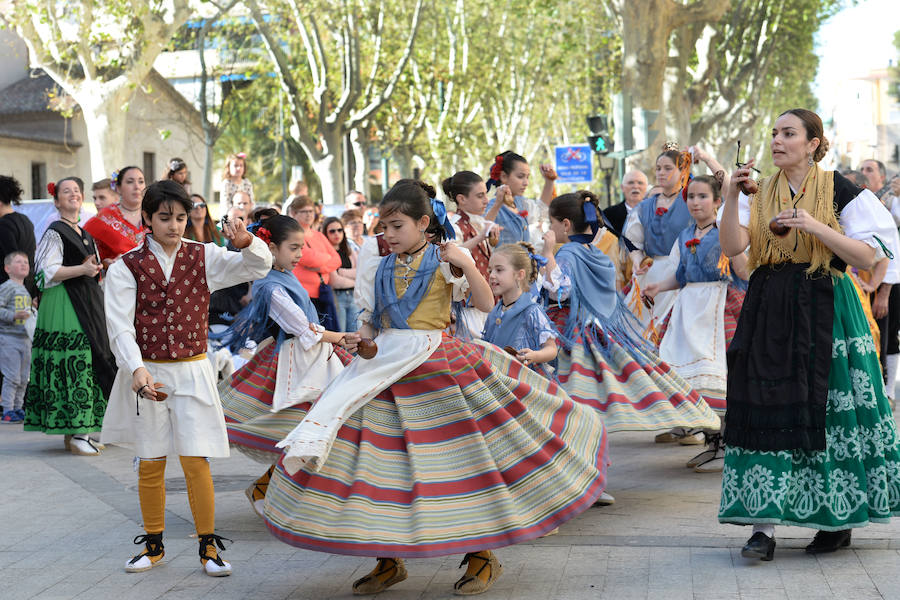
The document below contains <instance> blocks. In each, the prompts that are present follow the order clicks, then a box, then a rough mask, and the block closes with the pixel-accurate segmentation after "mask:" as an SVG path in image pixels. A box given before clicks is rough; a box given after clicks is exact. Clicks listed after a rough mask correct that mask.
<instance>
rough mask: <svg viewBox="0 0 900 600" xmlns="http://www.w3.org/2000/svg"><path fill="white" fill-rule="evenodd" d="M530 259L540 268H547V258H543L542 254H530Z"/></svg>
mask: <svg viewBox="0 0 900 600" xmlns="http://www.w3.org/2000/svg"><path fill="white" fill-rule="evenodd" d="M528 258H530V259H531V260H533V261H534V262H535V263H536V264H537V266H538V268H540V267H546V266H547V257H546V256H541V255H540V254H532V253H531V252H529V253H528Z"/></svg>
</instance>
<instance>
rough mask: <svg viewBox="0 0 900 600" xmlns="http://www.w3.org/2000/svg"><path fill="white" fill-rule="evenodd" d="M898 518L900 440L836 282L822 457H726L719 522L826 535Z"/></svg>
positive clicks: (864, 328)
mask: <svg viewBox="0 0 900 600" xmlns="http://www.w3.org/2000/svg"><path fill="white" fill-rule="evenodd" d="M892 515H900V440H898V438H897V428H896V425H895V423H894V416H893V414H892V413H891V407H890V404H889V403H888V400H887V398H886V396H885V393H884V385H883V383H882V378H881V370H880V366H879V363H878V356H877V354H876V352H875V342H874V340H873V339H872V336H871V334H870V332H869V327H868V325H867V323H866V317H865V314H864V313H863V310H862V307H861V306H860V304H859V299H858V298H857V296H856V294H855V293H854V290H853V287H852V284H851V283H850V281H849V279H848V278H846V277H842V278H839V279H838V278H835V279H834V325H833V341H832V352H831V371H830V374H829V377H828V401H827V408H826V416H825V450H824V451H804V450H782V451H778V452H762V451H755V450H746V449H744V448H741V447H739V446H729V447H726V449H725V468H724V470H723V471H722V499H721V503H720V505H719V522H721V523H735V524H741V525H743V524H751V523H773V524H783V525H799V526H802V527H812V528H815V529H821V530H825V531H839V530H842V529H850V528H854V527H862V526H864V525H868V524H869V523H870V522H875V523H884V522H887V521H888V520H889V519H890V517H891V516H892Z"/></svg>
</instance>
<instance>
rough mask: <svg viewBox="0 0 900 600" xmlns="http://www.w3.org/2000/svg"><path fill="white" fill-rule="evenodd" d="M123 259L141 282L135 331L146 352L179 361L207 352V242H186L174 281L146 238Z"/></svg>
mask: <svg viewBox="0 0 900 600" xmlns="http://www.w3.org/2000/svg"><path fill="white" fill-rule="evenodd" d="M122 260H123V261H124V262H125V266H127V267H128V270H129V271H131V274H132V275H134V280H135V282H136V283H137V306H136V307H135V311H134V332H135V335H136V337H137V343H138V346H139V347H140V349H141V356H142V357H143V358H145V359H149V360H179V359H185V358H190V357H191V356H196V355H197V354H202V353H204V352H206V343H207V334H208V329H209V324H208V323H209V287H208V286H207V285H206V252H205V248H204V247H203V244H194V243H190V242H183V243H182V244H181V248H180V249H179V250H178V254H177V255H176V256H175V266H174V267H173V268H172V276H171V278H170V279H169V280H168V281H166V279H165V273H164V271H163V269H162V267H161V266H160V264H159V261H158V260H156V257H155V256H153V253H152V252H150V249H149V248H147V244H146V243H145V244H144V245H142V246H141V247H140V248H138V249H137V250H135V251H134V252H129V253H128V254H125V255H124V256H123V257H122Z"/></svg>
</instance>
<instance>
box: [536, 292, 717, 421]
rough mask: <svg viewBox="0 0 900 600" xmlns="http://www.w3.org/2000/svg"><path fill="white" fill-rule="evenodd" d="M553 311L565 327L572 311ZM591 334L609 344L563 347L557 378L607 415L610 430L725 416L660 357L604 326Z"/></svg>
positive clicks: (579, 342)
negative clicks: (622, 340) (618, 337)
mask: <svg viewBox="0 0 900 600" xmlns="http://www.w3.org/2000/svg"><path fill="white" fill-rule="evenodd" d="M547 314H548V316H549V317H550V319H551V320H552V321H553V322H554V324H556V326H557V327H559V328H561V329H562V328H564V327H565V322H566V319H567V318H568V314H569V309H568V307H566V306H564V307H561V308H551V309H550V310H548V311H547ZM591 337H593V338H594V339H598V340H600V341H599V344H603V347H602V348H601V347H598V346H597V345H596V344H594V343H593V342H591V341H585V340H583V339H582V337H579V339H577V340H576V341H575V343H574V344H573V345H572V347H571V348H570V349H566V348H560V350H559V356H558V358H557V378H558V379H559V382H560V384H561V385H562V387H563V389H565V390H566V392H568V394H569V396H571V397H572V398H573V399H574V400H576V401H578V402H579V403H581V404H584V405H586V406H590V407H591V408H593V409H595V410H597V411H599V412H600V413H602V414H603V417H604V421H605V425H606V430H607V431H608V432H610V433H613V432H616V431H653V430H657V429H668V428H671V427H686V428H697V429H702V428H718V426H719V417H718V416H716V414H715V413H714V412H713V411H712V409H711V408H710V407H709V405H708V404H707V403H706V402H705V401H704V400H703V398H702V397H701V396H700V395H699V394H698V393H697V392H696V391H694V390H693V389H692V388H691V386H690V385H689V384H688V383H687V382H686V381H685V380H684V379H682V378H681V377H680V376H679V375H678V374H677V373H676V372H675V371H674V370H673V369H672V368H671V367H669V365H667V364H666V363H665V362H663V361H662V360H660V359H659V357H658V356H656V355H655V354H653V353H652V352H650V351H645V350H641V349H640V348H636V347H628V348H626V347H625V346H623V345H621V344H619V343H617V342H616V340H615V339H613V338H611V337H610V336H607V335H605V334H603V333H602V332H601V331H599V329H598V330H596V332H595V335H592V336H591Z"/></svg>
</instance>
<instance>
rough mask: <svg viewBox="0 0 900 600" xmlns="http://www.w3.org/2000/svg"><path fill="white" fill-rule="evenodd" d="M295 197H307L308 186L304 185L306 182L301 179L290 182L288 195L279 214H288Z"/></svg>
mask: <svg viewBox="0 0 900 600" xmlns="http://www.w3.org/2000/svg"><path fill="white" fill-rule="evenodd" d="M297 196H309V186H308V185H306V182H305V181H303V180H302V179H297V180H296V181H292V182H291V187H290V194H288V197H287V198H285V199H284V203H283V206H282V207H281V214H283V215H286V214H288V212H289V209H290V206H291V200H293V199H294V198H296V197H297Z"/></svg>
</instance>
